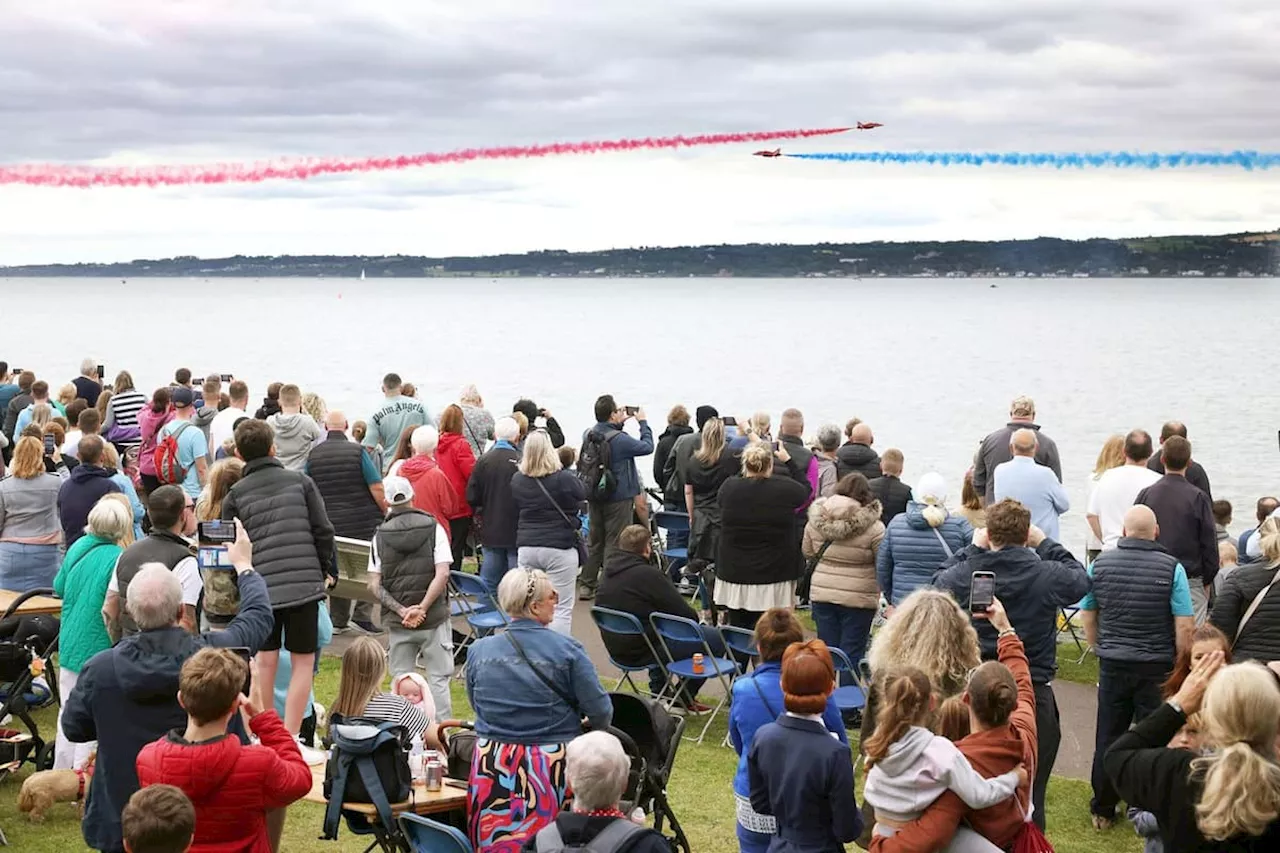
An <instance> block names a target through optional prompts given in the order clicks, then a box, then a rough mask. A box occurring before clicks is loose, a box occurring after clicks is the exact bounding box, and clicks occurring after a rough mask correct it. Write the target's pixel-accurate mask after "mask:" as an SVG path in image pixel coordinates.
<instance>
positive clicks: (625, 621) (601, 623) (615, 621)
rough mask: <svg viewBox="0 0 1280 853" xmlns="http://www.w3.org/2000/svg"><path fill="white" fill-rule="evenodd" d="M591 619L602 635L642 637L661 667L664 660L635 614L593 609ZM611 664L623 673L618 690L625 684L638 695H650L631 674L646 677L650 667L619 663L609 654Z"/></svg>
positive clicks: (603, 608) (600, 608) (604, 608)
mask: <svg viewBox="0 0 1280 853" xmlns="http://www.w3.org/2000/svg"><path fill="white" fill-rule="evenodd" d="M591 618H592V620H593V621H594V622H595V623H596V627H597V628H599V629H600V635H601V637H603V636H604V635H605V634H612V635H614V636H615V637H640V638H641V639H642V640H644V644H645V647H646V648H647V649H648V650H649V654H650V656H651V657H652V659H653V660H654V662H655V663H658V664H659V665H661V661H662V658H661V657H659V655H658V651H657V649H655V648H654V647H653V643H651V642H649V637H648V635H647V634H645V632H644V625H643V624H641V622H640V620H639V619H638V618H637V617H636V616H635V614H633V613H626V612H623V611H621V610H610V609H609V608H607V607H599V606H597V607H592V608H591ZM604 647H605V651H608V649H609V644H608V643H605V646H604ZM609 663H611V664H613V665H614V666H615V667H617V669H618V671H619V672H621V673H622V678H620V679H619V680H618V688H619V689H621V687H622V685H623V684H629V685H631V690H632V692H634V693H635V694H636V695H640V694H644V695H645V696H648V695H650V694H649V691H648V690H641V689H640V687H639V686H638V685H637V684H636V683H635V682H634V681H633V680H632V679H631V673H633V672H643V673H645V674H646V675H647V674H648V672H649V667H648V665H643V666H634V665H631V664H625V663H618V661H617V660H615V659H614V657H613V654H612V653H610V654H609Z"/></svg>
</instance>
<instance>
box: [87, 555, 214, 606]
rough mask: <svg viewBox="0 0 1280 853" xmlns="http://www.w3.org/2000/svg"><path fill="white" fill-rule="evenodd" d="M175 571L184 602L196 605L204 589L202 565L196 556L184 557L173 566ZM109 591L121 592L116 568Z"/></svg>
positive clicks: (108, 586) (117, 593)
mask: <svg viewBox="0 0 1280 853" xmlns="http://www.w3.org/2000/svg"><path fill="white" fill-rule="evenodd" d="M173 573H174V575H176V576H177V578H178V583H180V584H182V603H183V604H189V605H191V606H192V607H195V606H196V604H198V603H199V602H200V593H201V592H203V591H204V581H203V580H202V579H201V578H200V567H199V566H198V565H197V564H196V558H195V557H185V558H183V559H182V560H180V561H179V562H178V565H176V566H174V567H173ZM107 591H108V592H114V593H115V594H116V595H119V594H120V581H119V580H118V579H117V578H116V573H115V570H114V569H113V570H112V572H111V582H110V583H109V584H107Z"/></svg>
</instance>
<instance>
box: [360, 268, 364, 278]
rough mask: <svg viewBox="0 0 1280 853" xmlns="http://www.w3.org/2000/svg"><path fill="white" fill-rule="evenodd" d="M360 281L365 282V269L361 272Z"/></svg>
mask: <svg viewBox="0 0 1280 853" xmlns="http://www.w3.org/2000/svg"><path fill="white" fill-rule="evenodd" d="M360 280H361V281H364V269H363V268H361V270H360Z"/></svg>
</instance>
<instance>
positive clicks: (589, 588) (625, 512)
mask: <svg viewBox="0 0 1280 853" xmlns="http://www.w3.org/2000/svg"><path fill="white" fill-rule="evenodd" d="M595 413H596V425H595V426H593V427H592V428H591V429H590V430H589V431H588V434H590V433H595V434H596V435H597V436H601V437H603V438H604V439H605V441H606V442H607V443H608V447H609V470H610V471H612V472H613V477H614V480H615V481H616V483H617V485H616V486H615V487H614V489H613V492H612V493H611V494H609V495H608V496H606V497H605V498H604V499H603V500H590V501H589V503H588V504H587V507H588V512H589V514H590V521H589V525H590V528H591V541H590V542H589V543H588V545H589V549H590V550H589V557H588V558H587V564H586V565H585V566H583V567H582V573H581V574H579V575H578V597H579V598H580V599H582V600H583V601H590V600H591V599H593V598H595V597H596V587H597V586H599V583H600V567H601V566H603V565H604V561H605V558H606V557H608V556H609V555H610V554H613V553H614V552H615V551H617V550H618V535H619V534H621V533H622V531H623V529H624V528H625V527H626V526H627V525H628V524H631V522H632V520H633V519H634V517H635V503H636V496H637V495H639V494H640V469H639V468H637V467H636V458H637V457H639V456H648V455H649V454H650V453H652V452H653V430H651V429H650V428H649V421H648V420H647V419H646V418H645V416H644V409H642V408H639V407H637V408H635V409H632V410H631V411H628V410H627V408H626V407H625V406H619V405H618V404H617V403H615V402H614V400H613V395H611V394H605V395H604V396H603V397H600V398H599V399H597V400H596V407H595ZM631 418H635V419H636V422H637V423H639V424H640V438H639V439H635V438H632V437H631V436H629V435H627V434H626V433H625V432H623V431H622V427H623V424H625V423H626V422H627V421H628V420H630V419H631ZM585 439H586V436H584V446H585Z"/></svg>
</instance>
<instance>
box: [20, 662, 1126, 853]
mask: <svg viewBox="0 0 1280 853" xmlns="http://www.w3.org/2000/svg"><path fill="white" fill-rule="evenodd" d="M1070 650H1071V651H1074V650H1075V646H1074V645H1072V646H1071V647H1070ZM1062 651H1063V653H1064V654H1068V656H1069V652H1067V651H1066V650H1065V649H1063V650H1062ZM1078 656H1079V655H1078V653H1076V657H1078ZM1073 660H1074V658H1073ZM1091 661H1092V671H1093V673H1094V675H1093V678H1094V679H1095V680H1096V673H1097V663H1096V660H1092V659H1091ZM1077 669H1079V670H1080V672H1078V673H1076V672H1075V671H1073V674H1077V675H1079V677H1077V678H1073V679H1072V680H1082V681H1087V680H1088V674H1087V672H1086V671H1085V670H1087V666H1086V667H1079V668H1077ZM1062 677H1064V678H1067V677H1068V675H1067V674H1066V673H1065V672H1064V673H1063V674H1062ZM337 683H338V661H337V660H336V659H335V658H332V657H326V658H324V660H323V663H322V665H321V672H320V676H319V677H318V679H317V683H316V695H317V696H318V697H319V699H320V701H321V702H322V703H325V704H327V703H328V702H329V701H332V699H333V697H334V696H335V695H336V694H337ZM454 711H455V715H461V716H466V715H467V713H468V711H469V708H468V705H467V702H466V695H465V693H464V692H463V690H462V688H461V686H460V685H459V686H455V690H454ZM723 719H724V717H723V715H722V716H721V717H719V718H717V721H716V723H715V724H714V725H712V727H711V730H710V731H709V732H708V733H707V738H706V742H705V743H703V744H701V745H698V744H694V743H688V742H686V743H685V744H683V745H682V746H681V747H680V755H679V758H678V759H677V761H676V769H675V771H674V773H673V774H672V778H671V786H670V790H669V794H670V797H671V800H672V805H673V807H674V808H675V811H676V815H677V816H678V817H679V818H680V821H681V823H682V824H683V826H684V828H685V831H686V832H687V833H688V835H689V840H690V843H691V844H692V846H693V850H694V851H696V853H703V851H707V853H721V851H724V853H728V851H736V850H737V842H736V840H735V837H734V825H735V824H734V806H733V795H732V792H731V790H730V785H731V781H732V778H733V774H734V770H735V768H736V765H737V758H736V756H735V755H734V753H733V750H731V749H726V748H724V747H721V746H720V745H719V744H720V741H721V738H723V737H724V733H725V724H724V722H723ZM54 720H55V711H54V710H53V709H46V710H44V711H41V712H39V713H38V714H37V721H38V723H39V725H40V731H41V734H42V735H43V736H45V737H47V738H49V739H52V737H53V733H54ZM29 772H30V765H28V766H27V767H26V768H24V770H23V771H22V773H21V774H19V775H18V776H16V777H10V778H9V779H8V780H7V781H5V782H4V783H0V829H3V830H4V832H5V834H6V835H7V836H8V839H9V844H10V847H11V849H14V850H21V851H24V853H67V851H73V850H83V849H85V847H84V842H83V841H82V840H81V836H80V827H79V821H78V819H77V817H76V812H75V807H74V806H72V805H59V806H58V807H56V808H55V809H54V810H53V812H52V813H51V814H50V815H49V816H48V818H47V819H46V821H45V823H43V824H32V823H29V822H28V821H27V820H26V818H25V816H23V815H20V814H19V813H18V810H17V799H18V789H19V787H20V785H21V782H22V779H24V778H25V777H26V775H27V774H28V773H29ZM859 782H861V778H860V779H859ZM1048 812H1049V839H1050V841H1052V842H1053V844H1054V845H1055V847H1056V848H1057V850H1058V851H1059V853H1120V851H1126V853H1127V852H1128V851H1133V853H1136V851H1139V850H1141V849H1142V845H1141V843H1140V842H1139V840H1138V838H1137V837H1136V836H1135V835H1134V833H1133V830H1132V829H1131V828H1130V827H1129V825H1128V824H1127V823H1120V824H1118V825H1117V826H1116V827H1115V828H1114V829H1112V830H1111V831H1110V832H1106V833H1097V832H1094V831H1093V829H1092V828H1091V827H1090V825H1089V785H1088V783H1086V782H1081V781H1075V780H1069V779H1058V778H1055V779H1054V780H1053V782H1052V783H1051V784H1050V787H1049V803H1048ZM322 818H323V808H322V807H321V806H319V805H313V804H309V803H301V804H298V805H295V806H293V807H291V808H290V809H289V816H288V822H287V824H286V827H285V836H284V849H285V850H287V851H311V850H320V851H323V850H333V851H363V850H364V847H365V845H363V844H361V843H360V842H359V840H358V839H357V838H355V837H354V836H352V835H351V834H350V833H348V832H347V831H346V829H345V827H344V828H343V830H342V832H341V835H340V837H339V839H338V841H336V842H322V841H319V840H318V837H319V835H320V825H321V822H322ZM850 849H851V850H852V849H856V848H853V847H851V848H850Z"/></svg>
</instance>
